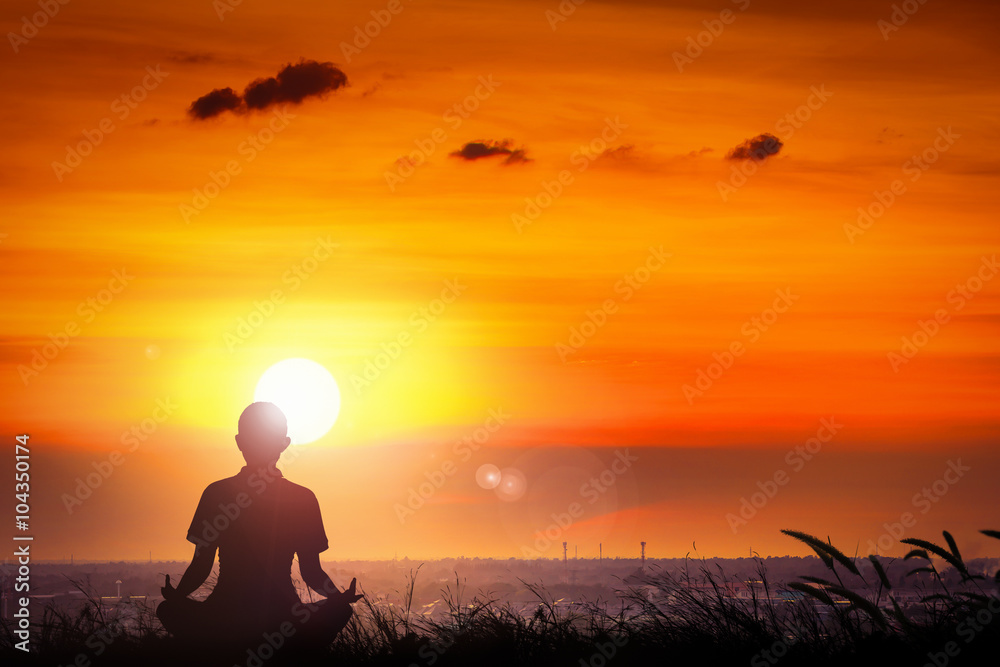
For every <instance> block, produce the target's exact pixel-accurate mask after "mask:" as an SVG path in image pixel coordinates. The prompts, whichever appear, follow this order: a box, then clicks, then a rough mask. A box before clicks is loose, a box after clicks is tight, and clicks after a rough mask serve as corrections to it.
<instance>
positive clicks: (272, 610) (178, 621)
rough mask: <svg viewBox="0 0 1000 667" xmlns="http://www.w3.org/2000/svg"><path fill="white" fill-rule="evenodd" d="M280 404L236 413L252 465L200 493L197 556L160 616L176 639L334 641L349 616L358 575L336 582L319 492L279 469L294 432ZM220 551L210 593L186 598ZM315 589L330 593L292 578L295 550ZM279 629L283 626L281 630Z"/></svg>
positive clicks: (167, 590) (194, 524) (168, 591)
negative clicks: (327, 568)
mask: <svg viewBox="0 0 1000 667" xmlns="http://www.w3.org/2000/svg"><path fill="white" fill-rule="evenodd" d="M287 433H288V423H287V420H286V419H285V415H284V413H282V412H281V410H280V409H279V408H278V407H277V406H276V405H274V404H273V403H264V402H257V403H253V404H251V405H250V406H249V407H247V409H246V410H244V411H243V414H241V415H240V419H239V432H238V433H237V434H236V444H237V446H238V447H239V449H240V452H242V454H243V458H244V459H245V460H246V466H244V467H243V469H242V470H240V472H239V473H237V474H236V475H234V476H232V477H227V478H226V479H222V480H219V481H218V482H214V483H212V484H210V485H209V486H208V488H206V489H205V491H204V493H202V496H201V501H200V502H199V503H198V508H197V509H196V510H195V513H194V518H193V519H192V520H191V527H190V528H189V529H188V534H187V539H188V540H189V541H190V542H192V543H194V545H195V550H194V557H193V558H192V559H191V564H190V565H188V567H187V570H186V571H185V572H184V575H183V576H182V577H181V580H180V582H179V583H178V584H177V587H176V588H174V587H173V586H172V585H171V583H170V575H167V577H166V584H165V585H164V586H163V588H162V589H161V591H162V593H163V598H164V599H163V602H162V603H160V605H159V606H158V607H157V609H156V615H157V616H158V617H159V618H160V621H161V622H162V623H163V627H164V628H166V629H167V630H168V631H169V632H170V633H171V634H173V635H174V636H175V637H177V638H179V639H185V640H190V641H194V642H200V643H207V644H211V645H214V646H223V645H239V646H255V647H256V646H258V645H259V644H262V643H263V642H264V641H265V639H266V637H271V638H272V641H271V643H272V644H273V643H275V639H274V638H275V637H279V638H280V641H278V643H280V644H286V643H287V644H289V645H297V646H300V647H302V646H310V647H320V646H323V645H328V644H329V643H330V642H331V641H332V640H333V638H334V637H335V636H336V635H337V633H338V632H340V630H341V629H342V628H343V627H344V626H345V625H346V624H347V622H348V620H349V619H350V617H351V614H352V613H353V609H352V608H351V603H353V602H356V601H357V600H359V599H361V597H362V596H361V595H358V594H356V592H355V587H356V585H357V580H356V579H353V580H351V585H350V586H349V587H348V588H347V589H346V590H345V591H339V590H338V589H337V587H336V586H335V585H334V583H333V581H332V580H331V579H330V577H328V576H327V574H326V572H324V571H323V568H322V567H320V563H319V554H320V553H321V552H322V551H324V550H326V549H327V547H328V543H327V538H326V532H325V531H324V530H323V520H322V518H321V517H320V511H319V502H318V501H317V500H316V495H315V494H314V493H313V492H312V491H310V490H309V489H307V488H306V487H304V486H299V485H298V484H293V483H292V482H290V481H288V480H287V479H285V478H284V477H283V476H282V474H281V471H279V470H278V468H277V467H276V466H277V462H278V457H279V456H281V453H282V452H283V451H284V450H285V449H286V448H287V447H288V445H289V444H290V442H291V440H290V438H289V437H288V435H287ZM216 552H218V555H219V576H218V580H217V582H216V584H215V587H214V589H213V590H212V592H211V594H210V595H209V596H208V597H207V598H206V599H205V600H204V601H198V600H194V599H192V598H190V597H188V596H189V595H191V593H193V592H194V591H195V590H197V589H198V587H200V586H201V585H202V584H203V583H204V582H205V581H206V579H208V576H209V574H211V572H212V566H213V564H214V563H215V555H216ZM295 555H298V559H299V571H300V573H301V574H302V579H303V581H304V582H305V583H306V585H307V586H309V588H311V589H313V590H314V591H316V592H317V593H320V594H321V595H323V596H325V597H326V599H325V600H321V601H320V602H318V603H313V604H306V603H303V602H302V601H301V600H300V599H299V596H298V593H297V592H296V590H295V586H294V585H293V584H292V578H291V566H292V558H293V556H295ZM274 633H278V635H275V634H274Z"/></svg>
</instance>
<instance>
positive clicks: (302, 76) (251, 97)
mask: <svg viewBox="0 0 1000 667" xmlns="http://www.w3.org/2000/svg"><path fill="white" fill-rule="evenodd" d="M346 85H347V75H346V74H344V73H343V72H342V71H340V70H339V69H338V68H337V67H335V66H334V64H333V63H321V62H317V61H315V60H300V61H299V62H298V63H295V64H294V65H292V64H288V65H285V67H284V68H282V69H281V71H280V72H278V75H277V76H269V77H266V78H260V79H255V80H254V81H251V82H250V83H249V84H248V85H247V87H246V88H245V89H244V90H243V95H242V96H240V95H239V94H238V93H237V92H236V91H235V90H233V89H232V88H221V89H219V88H217V89H215V90H213V91H212V92H210V93H208V94H207V95H203V96H202V97H199V98H198V99H197V100H195V101H194V102H193V103H192V104H191V107H190V108H189V109H188V114H190V115H191V116H192V117H193V118H196V119H198V120H203V119H205V118H212V117H213V116H218V115H219V114H221V113H224V112H226V111H233V112H236V113H240V112H244V111H260V110H263V109H267V108H268V107H270V106H273V105H275V104H281V103H284V102H290V103H292V104H299V103H300V102H302V101H303V100H304V99H306V98H307V97H322V96H323V95H325V94H326V93H329V92H331V91H334V90H337V89H338V88H343V87H344V86H346Z"/></svg>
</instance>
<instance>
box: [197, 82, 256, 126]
mask: <svg viewBox="0 0 1000 667" xmlns="http://www.w3.org/2000/svg"><path fill="white" fill-rule="evenodd" d="M242 106H243V100H242V99H241V98H240V96H239V95H238V94H237V93H236V91H235V90H233V89H232V88H216V89H215V90H213V91H212V92H210V93H209V94H207V95H202V96H201V97H199V98H198V99H196V100H195V101H194V102H192V103H191V106H190V107H189V108H188V114H190V115H191V116H193V117H194V118H197V119H198V120H204V119H205V118H212V117H213V116H218V115H219V114H220V113H222V112H224V111H238V110H240V108H242Z"/></svg>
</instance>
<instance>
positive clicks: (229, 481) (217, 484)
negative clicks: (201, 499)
mask: <svg viewBox="0 0 1000 667" xmlns="http://www.w3.org/2000/svg"><path fill="white" fill-rule="evenodd" d="M236 477H237V475H233V476H232V477H226V478H223V479H219V480H216V481H214V482H212V483H211V484H209V485H208V486H206V487H205V491H204V493H203V495H211V494H213V493H219V492H220V491H227V490H229V489H230V488H232V486H233V484H235V483H236Z"/></svg>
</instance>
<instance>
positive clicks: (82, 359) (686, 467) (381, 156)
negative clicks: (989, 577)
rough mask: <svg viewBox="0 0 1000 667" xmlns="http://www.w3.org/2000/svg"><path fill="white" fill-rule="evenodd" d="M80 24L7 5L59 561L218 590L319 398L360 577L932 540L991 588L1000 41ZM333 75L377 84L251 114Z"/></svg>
mask: <svg viewBox="0 0 1000 667" xmlns="http://www.w3.org/2000/svg"><path fill="white" fill-rule="evenodd" d="M41 5H43V6H46V7H49V5H47V4H46V3H44V2H43V3H41ZM53 7H57V8H58V9H57V11H55V10H53V9H52V8H53ZM907 7H909V8H910V9H911V10H912V9H914V8H916V7H918V3H913V6H910V4H907ZM572 8H575V9H573V11H572V12H570V11H569V10H570V9H572ZM390 10H391V11H390ZM49 11H50V12H53V11H54V12H55V13H54V15H52V16H51V17H48V16H45V15H44V13H39V12H43V10H42V9H40V5H39V4H38V3H36V2H29V1H27V0H16V1H15V2H10V3H7V4H6V5H5V9H4V17H3V18H4V30H3V32H4V33H5V34H6V35H7V38H6V41H7V44H6V45H5V46H4V47H3V49H6V50H5V52H4V54H3V68H2V77H3V90H4V99H5V102H4V104H3V108H2V111H0V122H2V124H3V129H4V132H3V137H4V158H5V159H4V160H3V161H2V163H0V194H2V197H3V201H4V203H5V207H4V208H5V215H4V221H3V223H2V224H0V257H2V261H0V273H2V276H3V286H4V289H3V308H2V310H0V341H2V347H0V352H2V356H0V364H2V372H0V378H2V380H0V382H2V389H3V406H4V408H3V411H2V415H0V432H2V433H3V438H4V440H5V441H6V442H8V443H9V444H8V447H7V451H8V454H7V455H5V456H4V457H3V460H2V464H0V472H2V474H3V475H4V476H5V478H7V479H8V480H9V479H11V477H12V472H13V465H14V464H13V444H14V436H15V435H17V434H21V433H27V434H29V435H30V446H31V466H32V468H31V473H32V478H31V483H32V488H31V533H32V534H33V535H34V536H35V546H34V549H35V550H36V551H35V556H36V557H37V558H50V559H59V558H64V557H65V558H68V557H69V556H70V554H73V555H74V557H75V558H77V559H85V558H89V559H112V560H128V559H140V558H141V559H145V558H147V557H148V556H149V554H150V553H152V557H153V558H159V559H172V558H178V559H179V558H184V557H189V556H190V552H191V545H190V544H189V543H187V542H186V541H185V539H184V537H185V531H186V529H187V526H188V523H189V521H190V519H191V515H192V514H193V512H194V508H195V506H196V504H197V501H198V498H199V495H200V493H201V490H202V489H203V488H204V487H205V486H206V485H207V484H208V483H210V482H212V481H214V480H216V479H219V478H222V477H226V476H229V475H232V474H234V473H235V472H236V471H238V470H239V468H240V466H242V465H243V462H242V459H241V458H240V455H239V452H238V451H237V449H236V447H235V444H234V442H233V439H232V436H233V434H234V433H235V429H236V420H237V418H238V416H239V414H240V412H241V410H242V409H243V408H244V407H245V406H246V405H247V404H248V403H250V402H251V401H252V400H253V393H254V386H255V384H256V382H257V380H258V379H259V378H260V376H261V374H262V373H263V372H264V371H265V370H266V369H267V368H268V367H269V366H271V365H272V364H274V363H276V362H278V361H280V360H282V359H285V358H290V357H304V358H309V359H313V360H315V361H317V362H319V363H321V364H322V365H324V366H325V367H326V368H328V369H329V370H330V372H331V373H332V374H333V375H334V377H335V378H336V379H337V381H338V383H339V384H340V388H341V392H342V395H343V404H342V407H341V411H340V416H339V419H338V420H337V423H336V424H335V426H334V427H333V430H332V431H330V433H329V434H327V435H326V436H324V437H323V438H322V439H321V440H319V441H317V442H315V443H312V444H308V445H299V446H296V447H297V448H293V449H294V451H292V452H290V454H289V455H288V459H289V460H287V461H286V462H285V463H284V464H282V466H281V467H282V468H283V469H284V471H285V474H286V476H287V477H288V478H289V479H291V480H293V481H295V482H298V483H300V484H304V485H306V486H308V487H309V488H311V489H313V490H314V491H315V493H316V495H317V497H318V498H319V501H320V505H321V508H322V512H323V517H324V521H325V524H326V530H327V534H328V535H329V537H330V544H331V547H330V550H329V551H327V552H325V553H324V554H323V557H324V558H329V559H334V558H338V559H347V558H392V557H393V556H394V555H397V554H398V555H399V557H403V556H404V555H405V556H409V557H410V558H434V557H442V556H456V555H465V556H470V557H471V556H482V557H504V558H506V557H511V556H518V557H520V556H524V555H530V554H534V555H541V556H543V557H557V556H558V557H561V555H562V549H561V546H559V544H558V543H561V542H563V541H567V542H569V543H570V545H571V549H572V547H573V546H578V547H579V554H580V556H581V557H584V556H586V557H596V556H597V552H598V544H603V550H604V554H605V556H608V555H610V556H629V557H635V556H636V555H637V554H638V550H639V542H640V540H645V541H646V542H647V543H648V546H647V554H648V555H651V556H657V557H673V556H683V555H684V554H685V553H686V552H689V551H691V552H692V553H693V554H694V553H695V552H694V551H693V544H692V543H694V544H695V545H696V547H697V554H698V555H705V556H743V555H749V554H750V552H751V550H755V551H757V552H759V553H761V554H762V555H767V554H772V555H782V554H787V553H792V554H803V555H804V554H805V553H806V550H805V549H804V548H802V547H800V545H799V544H798V543H796V542H794V541H793V540H791V539H789V538H787V537H784V536H782V535H781V534H780V533H779V530H780V529H782V528H792V529H797V530H802V531H805V532H810V533H815V534H818V535H821V536H823V537H826V536H830V538H831V539H832V540H833V542H834V544H836V545H839V546H841V547H842V548H844V550H845V551H848V552H851V553H853V551H854V550H855V545H857V550H858V552H859V553H861V554H864V553H868V552H869V549H868V547H867V546H866V545H868V544H869V543H875V542H876V541H877V540H878V539H879V538H880V537H881V536H883V535H884V534H885V533H886V530H887V529H886V527H885V524H886V523H889V524H892V523H894V522H898V521H900V518H901V515H903V514H904V513H907V512H909V513H911V514H913V515H914V517H915V525H914V526H912V527H908V528H907V529H906V535H905V536H906V537H922V538H929V539H935V538H939V537H940V531H941V530H942V529H948V530H950V531H951V532H953V533H954V534H955V536H956V538H957V539H958V541H959V544H960V545H961V546H962V547H963V554H964V555H966V556H977V555H998V554H997V547H996V546H995V542H994V544H993V545H990V544H987V538H985V537H982V536H977V531H978V530H979V529H984V528H991V529H998V528H1000V517H998V516H997V509H996V508H997V507H998V506H1000V486H998V485H997V483H996V480H997V478H998V474H1000V450H998V448H997V443H998V437H1000V428H998V426H1000V420H998V410H997V406H998V398H1000V382H998V380H1000V361H998V352H1000V344H998V333H1000V317H998V315H1000V279H997V280H995V279H994V278H995V277H996V274H997V273H998V271H1000V265H997V264H996V253H997V250H998V249H1000V227H998V225H997V214H996V211H997V204H998V195H997V192H998V190H997V187H996V186H997V176H998V175H1000V168H998V161H997V157H996V156H997V155H998V153H1000V131H998V126H997V118H998V117H1000V91H998V89H997V85H996V72H997V71H1000V46H998V44H997V41H996V35H995V27H996V25H997V19H998V18H1000V6H998V5H997V4H996V3H995V2H991V1H987V0H983V1H981V2H969V1H965V2H939V1H937V0H931V1H929V2H926V3H924V4H922V5H919V7H918V8H917V9H916V11H915V13H913V14H912V15H909V14H906V13H905V12H904V11H903V10H901V9H897V10H895V14H894V5H893V4H892V3H891V2H875V3H872V2H861V1H852V2H842V3H822V4H815V5H814V4H809V3H799V2H794V1H791V0H788V1H777V0H775V1H765V0H739V1H738V2H730V1H729V0H716V1H714V2H709V1H702V0H690V1H679V2H653V1H652V0H649V1H646V0H634V1H631V2H599V1H598V0H587V1H586V2H582V4H579V5H576V4H575V3H573V2H569V1H566V2H563V3H562V5H560V4H559V2H557V1H556V0H547V1H542V2H539V1H536V0H497V1H496V2H489V3H486V2H483V3H473V2H457V1H452V2H441V1H435V0H419V1H417V0H399V1H398V2H397V1H395V0H394V1H392V2H383V1H382V0H365V1H360V2H359V1H355V0H345V1H343V2H336V3H329V2H320V1H319V0H316V1H313V2H307V1H289V2H281V3H277V2H264V0H243V1H242V2H239V3H238V4H236V2H235V0H231V1H230V0H217V1H216V2H214V3H213V2H212V1H211V0H198V1H196V2H193V1H190V0H179V1H178V2H172V3H160V4H157V3H153V4H149V3H135V2H123V1H122V2H118V1H114V2H112V1H102V2H77V1H70V2H67V3H66V4H62V5H60V4H58V3H57V2H55V0H53V2H52V4H51V7H49ZM36 14H38V19H33V18H32V17H33V16H35V15H36ZM22 17H27V18H25V19H22ZM42 17H44V18H45V21H41V18H42ZM34 20H37V22H38V24H40V25H41V27H37V28H36V27H35V26H34V25H33V24H32V21H34ZM379 20H381V21H382V24H379V23H377V21H379ZM383 24H384V25H383ZM26 26H27V27H26ZM366 26H367V29H368V30H369V33H370V34H374V36H373V37H372V36H364V31H365V29H366ZM310 63H313V65H309V64H310ZM299 64H301V67H300V69H295V68H292V69H293V70H294V71H300V70H302V71H304V69H306V68H308V67H312V68H313V69H312V70H310V71H320V72H321V73H324V74H325V75H330V74H331V73H333V75H334V78H336V76H338V74H337V73H342V74H343V75H344V76H345V77H346V84H344V85H340V81H335V82H334V83H332V84H329V85H328V86H327V88H326V89H324V90H325V92H322V93H321V94H316V95H305V96H304V98H303V99H301V100H296V99H294V96H293V98H292V99H288V95H286V94H285V93H284V92H283V91H284V90H285V89H284V88H281V87H280V86H283V85H284V83H283V82H281V81H279V82H278V83H277V84H275V85H276V86H278V88H274V89H272V92H273V90H277V92H275V93H273V95H272V97H271V98H268V99H266V100H265V102H264V103H263V104H262V108H253V99H254V98H252V97H251V96H246V97H245V98H244V97H242V93H243V92H244V89H245V88H246V87H247V86H248V84H250V83H251V82H254V81H256V80H258V79H262V78H266V77H275V76H277V75H278V73H279V72H280V71H282V70H283V69H284V68H286V66H288V65H299ZM289 85H292V84H289ZM225 88H232V89H233V90H234V91H235V92H236V94H237V99H236V102H234V104H235V103H240V104H242V106H240V107H239V108H235V109H231V110H222V109H214V110H213V111H219V113H213V114H212V115H210V117H198V114H195V113H191V112H190V111H189V110H191V109H192V104H193V103H195V101H196V100H199V99H201V98H203V96H205V95H207V94H209V93H211V92H212V91H217V90H222V89H225ZM283 95H284V97H283ZM123 96H124V97H123ZM241 100H242V101H241ZM762 135H773V137H776V140H777V141H778V142H780V144H775V143H774V142H773V141H772V142H771V143H770V144H768V151H767V154H764V153H754V154H753V155H751V156H750V157H749V158H746V151H747V150H748V147H750V148H753V147H757V146H759V145H760V142H764V141H765V139H761V137H762ZM745 142H749V143H745ZM470 144H471V145H470ZM741 146H742V147H743V148H742V149H740V147H741ZM741 150H742V152H741ZM741 155H742V156H743V157H744V158H746V159H739V158H740V157H741ZM859 209H860V211H862V212H863V215H862V214H861V213H859ZM442 295H444V296H446V297H447V299H446V300H447V301H449V303H445V301H438V299H441V298H442ZM88 300H90V301H88ZM102 301H103V302H104V303H102ZM595 321H596V322H597V323H599V324H600V326H596V325H593V326H592V324H591V322H595ZM401 337H402V338H401ZM904 338H905V339H906V342H904ZM401 340H402V341H407V342H406V343H404V344H402V345H399V348H398V354H395V356H394V358H392V359H389V360H388V362H387V363H386V360H387V359H388V357H381V358H380V357H379V356H378V355H379V354H380V353H384V352H385V351H386V350H390V351H391V350H395V349H396V348H395V347H394V344H396V343H398V342H400V341H401ZM60 342H61V343H62V345H63V346H60ZM46 345H49V347H48V348H47V349H46ZM911 346H912V347H911ZM734 350H735V351H737V352H738V353H739V354H738V355H733V356H730V355H732V351H734ZM46 357H49V358H46ZM376 363H379V364H380V365H381V366H383V368H376V367H375V364H376ZM713 364H717V365H716V366H713ZM723 366H727V367H726V368H723ZM366 372H367V375H366ZM164 406H166V407H164ZM491 411H492V412H491ZM498 414H500V415H502V421H503V423H502V425H500V426H499V428H496V429H494V432H492V433H490V434H489V436H488V439H485V441H484V442H483V443H482V444H481V445H479V446H478V449H477V450H476V451H472V450H470V449H467V448H457V449H456V446H455V443H456V441H460V440H461V439H462V438H463V437H466V436H468V437H470V438H471V437H475V435H476V433H477V429H481V428H485V426H486V425H487V424H491V425H496V424H497V423H498V422H497V419H496V415H498ZM491 415H492V416H493V420H494V421H492V422H490V421H488V420H489V419H490V418H491ZM830 424H835V425H836V426H834V427H832V430H831V427H830ZM133 428H134V429H138V433H139V434H141V438H137V436H135V435H130V434H129V432H130V430H132V429H133ZM479 433H480V434H482V431H479ZM820 437H822V438H823V439H824V440H825V441H824V442H822V443H820V442H819V440H818V438H820ZM810 438H817V440H814V441H813V442H812V444H810V445H807V441H808V440H809V439H810ZM820 445H821V446H820ZM805 447H811V448H812V449H813V450H815V451H814V452H813V453H811V454H810V453H809V452H808V450H804V449H803V448H805ZM796 448H799V450H796ZM116 451H117V452H119V453H120V454H119V455H120V456H121V458H116V459H115V460H117V461H118V463H119V465H112V466H111V470H112V472H111V474H110V476H108V477H107V478H106V479H103V480H102V481H101V484H100V486H98V487H97V488H94V489H90V492H91V493H90V495H89V497H87V498H85V499H82V501H81V502H79V503H68V502H67V498H68V497H71V496H73V495H74V494H78V492H77V490H76V489H77V487H78V486H79V485H80V484H81V483H82V482H81V481H80V480H85V479H86V477H87V476H88V475H89V474H91V473H93V472H95V470H98V469H100V468H102V467H103V468H104V469H105V470H107V469H108V468H107V465H108V464H107V462H108V461H109V460H110V458H109V457H117V456H119V455H116V454H114V452H116ZM803 451H805V454H803ZM806 457H809V458H806ZM615 461H619V462H620V463H619V464H618V465H617V466H616V467H613V464H614V463H615ZM625 461H627V462H628V466H627V467H625V465H624V463H623V462H625ZM484 464H493V465H496V466H498V467H499V468H502V469H505V468H514V469H517V470H519V471H520V472H521V473H523V475H524V480H525V481H526V489H527V490H526V492H525V494H524V495H523V496H521V497H520V498H518V499H515V500H510V499H504V498H501V497H499V495H498V494H497V493H495V492H494V491H493V490H489V489H484V488H482V487H481V486H480V485H479V484H477V482H476V479H475V473H476V470H477V469H478V468H479V467H480V466H481V465H484ZM95 466H96V467H95ZM443 466H444V467H446V468H447V469H448V470H450V471H451V472H452V474H450V475H445V478H446V479H445V481H444V483H443V484H442V485H440V488H434V489H433V493H430V494H429V495H430V497H429V499H427V500H426V502H425V503H424V504H423V505H422V506H420V507H418V508H415V509H414V507H413V506H414V505H416V504H417V503H411V502H410V500H408V497H409V496H410V495H411V489H412V490H413V492H414V493H418V491H417V489H418V488H419V487H420V485H421V484H422V483H425V482H429V481H430V480H433V479H435V478H440V475H438V471H441V470H442V469H443V468H442V467H443ZM607 470H611V471H612V472H610V473H605V477H604V480H605V483H604V484H600V485H599V486H600V489H601V490H597V489H596V488H595V487H594V486H593V483H592V482H590V481H589V480H591V479H592V478H596V479H598V480H600V479H601V474H602V471H607ZM776 475H777V478H778V479H782V480H784V483H783V484H781V485H780V486H777V487H776V490H777V492H776V493H774V494H772V495H773V497H772V498H767V499H766V502H764V503H761V504H762V506H761V507H760V508H758V509H757V510H756V513H755V514H754V515H753V516H750V514H751V513H750V512H749V511H745V515H744V517H743V519H744V520H745V521H744V523H738V522H737V523H735V524H734V522H733V516H737V517H738V516H740V515H739V513H740V510H741V499H744V498H746V499H750V498H751V496H752V495H753V494H755V493H758V492H759V493H765V491H764V490H762V489H767V488H771V484H770V481H771V480H774V479H776V477H775V476H776ZM608 480H610V482H611V483H610V484H609V483H607V482H608ZM935 483H937V484H936V486H935ZM7 484H8V482H5V485H4V487H3V488H4V489H7V488H8V486H7ZM925 489H926V490H929V496H923V497H921V494H922V493H924V491H925ZM10 495H12V494H6V496H7V498H6V500H5V502H6V503H8V504H7V506H6V507H5V508H4V510H3V511H4V512H5V513H6V515H7V516H9V517H11V518H10V521H13V504H14V501H13V499H11V498H10V497H9V496H10ZM83 495H85V494H83ZM77 497H78V499H79V496H77ZM757 498H758V500H760V498H761V496H758V497H757ZM748 502H749V500H748ZM408 503H409V505H408ZM574 503H577V504H579V506H580V507H582V512H581V513H580V515H579V516H576V517H574V518H573V521H572V522H571V523H570V524H569V525H568V526H566V527H560V526H558V525H556V523H557V521H558V517H561V516H562V515H563V514H565V513H567V512H569V511H570V508H571V507H572V506H573V505H574ZM67 505H69V507H67ZM400 507H407V508H408V509H413V510H414V511H413V512H412V513H405V512H404V513H402V517H403V518H402V519H401V518H400V516H401V512H400ZM553 515H555V516H556V518H554V517H553ZM727 515H731V516H728V517H727ZM553 526H555V527H554V528H553ZM547 529H548V533H549V537H550V538H554V539H550V540H546V539H544V535H545V533H546V531H547ZM12 532H13V530H12ZM549 541H550V542H551V543H552V545H551V546H549V545H548V544H547V542H549ZM886 546H888V547H889V548H888V549H886V548H885V547H886ZM532 550H533V551H532ZM885 552H888V553H890V554H893V555H902V554H903V553H905V551H904V549H903V548H902V547H901V546H900V545H899V544H898V543H897V542H896V540H895V539H893V540H884V541H883V548H882V549H880V553H885Z"/></svg>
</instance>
